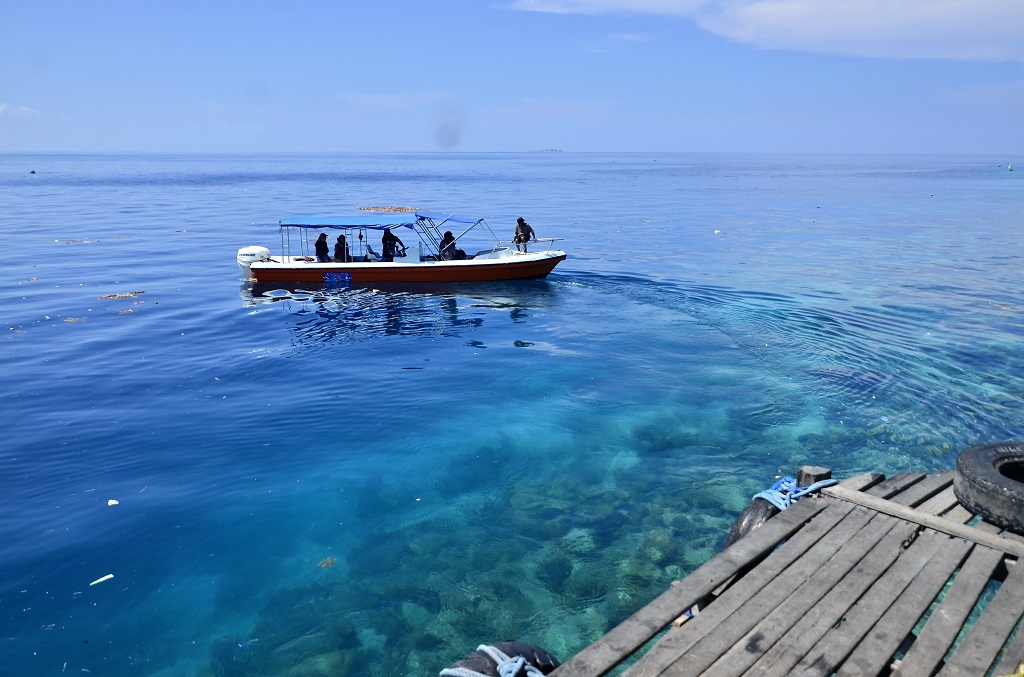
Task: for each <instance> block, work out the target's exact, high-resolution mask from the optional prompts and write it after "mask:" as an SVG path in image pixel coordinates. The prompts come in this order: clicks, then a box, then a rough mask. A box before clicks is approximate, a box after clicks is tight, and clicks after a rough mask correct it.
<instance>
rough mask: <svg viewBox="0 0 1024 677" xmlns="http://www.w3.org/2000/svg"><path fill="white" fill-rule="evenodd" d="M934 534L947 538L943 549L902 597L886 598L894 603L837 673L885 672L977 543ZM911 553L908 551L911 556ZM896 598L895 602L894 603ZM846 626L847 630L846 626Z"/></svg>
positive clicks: (889, 603) (890, 603) (862, 673)
mask: <svg viewBox="0 0 1024 677" xmlns="http://www.w3.org/2000/svg"><path fill="white" fill-rule="evenodd" d="M933 537H934V538H936V539H941V540H943V541H945V542H944V543H943V544H942V550H941V551H940V552H939V553H938V555H937V556H936V557H934V558H932V559H931V560H930V561H929V562H927V564H926V566H925V567H924V569H923V570H921V573H920V575H919V576H918V577H917V578H915V579H914V580H913V582H911V583H910V585H908V586H907V587H906V589H905V590H903V592H902V594H900V595H899V596H898V597H895V596H891V597H889V598H888V599H887V600H885V603H886V604H887V605H891V606H889V608H888V610H886V611H885V612H884V614H883V615H882V617H881V618H880V619H879V621H878V622H877V623H875V625H874V627H872V628H870V632H868V633H867V634H866V635H865V636H864V637H863V639H861V640H860V643H859V644H858V645H857V646H856V648H855V649H853V651H852V652H851V653H850V655H849V657H848V658H847V659H846V660H845V661H844V662H843V665H842V667H840V669H839V671H838V672H837V675H840V676H847V675H853V676H856V675H870V674H879V673H881V672H882V671H883V669H884V668H885V667H886V666H888V665H889V664H890V663H891V662H892V657H893V655H894V654H895V653H896V650H897V649H899V648H900V645H901V644H902V643H903V640H904V639H906V638H907V636H908V635H910V634H911V632H912V631H913V629H914V625H916V624H917V622H918V621H919V620H920V619H921V617H922V616H923V615H924V614H925V612H926V611H928V607H929V606H931V603H932V602H933V601H934V600H935V597H936V596H937V595H938V594H939V593H940V592H941V591H942V588H943V587H944V586H945V585H946V582H947V581H948V580H949V577H950V576H951V575H952V574H953V572H954V571H955V570H956V568H957V567H958V566H960V564H961V562H963V560H964V558H965V557H966V556H967V553H968V552H969V551H970V549H971V546H972V545H973V544H971V543H970V542H968V541H964V540H961V539H952V540H951V539H949V538H948V537H945V536H939V535H938V534H935V535H934V536H933ZM922 538H925V536H922ZM919 540H920V539H919ZM909 554H910V553H909V552H908V553H907V555H909ZM907 555H905V556H907ZM900 559H901V560H902V559H903V558H902V557H901V558H900ZM872 592H873V591H872ZM894 598H895V602H893V599H894ZM882 609H883V610H884V609H885V606H882ZM844 629H846V628H845V626H844ZM849 630H852V628H850V629H849Z"/></svg>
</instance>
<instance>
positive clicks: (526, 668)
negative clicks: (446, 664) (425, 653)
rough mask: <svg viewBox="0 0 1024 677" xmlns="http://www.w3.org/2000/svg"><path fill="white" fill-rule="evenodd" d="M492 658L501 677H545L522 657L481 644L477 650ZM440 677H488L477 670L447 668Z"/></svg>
mask: <svg viewBox="0 0 1024 677" xmlns="http://www.w3.org/2000/svg"><path fill="white" fill-rule="evenodd" d="M476 650H477V651H482V652H484V653H485V654H487V655H488V656H490V657H491V660H493V661H494V662H495V663H497V665H498V674H499V675H501V677H544V673H543V672H541V671H540V670H538V669H537V668H535V667H534V666H533V665H532V664H531V663H529V662H528V661H527V660H526V659H525V658H524V657H522V656H514V657H512V656H508V655H506V654H505V653H503V652H502V651H500V650H498V649H495V648H494V647H493V646H488V645H486V644H481V645H480V646H478V647H477V648H476ZM439 677H487V675H482V674H480V673H479V672H477V671H476V670H470V669H468V668H445V669H444V670H442V671H441V672H440V673H439Z"/></svg>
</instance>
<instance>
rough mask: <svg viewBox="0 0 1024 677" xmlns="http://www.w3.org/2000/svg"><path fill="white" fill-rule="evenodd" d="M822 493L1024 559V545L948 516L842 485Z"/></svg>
mask: <svg viewBox="0 0 1024 677" xmlns="http://www.w3.org/2000/svg"><path fill="white" fill-rule="evenodd" d="M821 491H822V493H824V494H825V495H827V496H832V497H833V498H839V499H842V500H844V501H850V502H852V503H856V504H857V505H862V506H864V507H867V508H871V509H873V510H877V511H879V512H882V513H885V514H887V515H892V516H893V517H899V518H900V519H904V520H907V521H909V522H915V523H917V524H920V525H922V526H925V527H928V528H930V529H935V530H936V531H941V532H942V533H944V534H949V535H950V536H957V537H959V538H964V539H967V540H969V541H973V542H975V543H979V544H981V545H984V546H986V547H989V548H994V549H996V550H1002V551H1003V552H1005V553H1008V554H1010V555H1016V556H1017V557H1024V543H1019V542H1016V541H1013V540H1011V539H1009V538H1004V537H1003V536H996V535H994V534H989V533H985V532H984V531H982V530H980V529H976V528H974V527H970V526H967V525H964V524H960V523H958V522H954V521H953V520H948V519H946V518H944V517H938V516H937V515H929V514H928V513H926V512H923V511H920V510H914V509H913V508H908V507H906V506H903V505H899V504H897V503H894V502H893V501H887V500H884V499H879V498H877V497H875V496H870V495H868V494H867V493H864V492H860V491H850V490H849V489H845V488H844V487H840V486H838V485H837V486H833V487H826V488H824V489H822V490H821Z"/></svg>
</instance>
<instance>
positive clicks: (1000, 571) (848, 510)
mask: <svg viewBox="0 0 1024 677" xmlns="http://www.w3.org/2000/svg"><path fill="white" fill-rule="evenodd" d="M952 482H953V472H952V471H950V472H944V473H938V474H934V475H925V474H923V473H905V474H900V475H896V476H893V477H890V478H885V477H884V476H883V475H879V474H869V475H860V476H857V477H854V478H851V479H849V480H846V481H844V482H842V483H840V484H838V485H836V486H833V487H829V488H826V489H823V490H822V492H821V493H820V494H816V495H813V496H808V497H805V498H803V499H801V500H800V501H798V502H797V503H796V504H794V505H793V506H791V507H790V508H788V509H786V510H784V511H783V512H781V513H780V514H778V515H776V516H775V517H773V518H771V519H770V520H768V521H767V522H766V523H765V524H764V525H762V526H761V527H758V528H757V529H754V530H753V531H752V532H751V533H750V534H748V535H747V536H745V537H744V538H742V539H740V540H739V541H737V542H736V543H734V544H733V545H732V546H730V547H729V548H727V549H725V550H724V551H722V552H721V553H719V554H718V555H717V556H716V557H714V558H713V559H711V560H710V561H708V562H707V563H706V564H704V565H703V566H701V567H700V568H699V569H697V570H696V571H694V572H693V573H692V574H690V575H689V576H687V577H686V578H685V579H683V580H682V581H676V582H674V583H673V584H672V586H671V587H670V588H669V589H668V590H667V591H666V592H664V593H662V594H661V595H660V596H659V597H657V598H656V599H655V600H654V601H652V602H651V603H650V604H648V605H647V606H645V607H643V608H642V609H640V610H639V611H637V612H636V613H635V614H633V615H632V616H630V617H629V618H628V619H626V620H625V621H623V622H622V623H621V624H620V625H618V626H617V627H615V628H613V629H612V630H611V631H609V632H608V633H607V634H606V635H604V636H603V637H601V638H600V639H599V640H597V641H596V642H594V643H593V644H591V645H590V646H589V647H587V648H586V649H584V650H583V651H581V652H580V653H579V654H577V655H576V656H574V657H572V658H571V659H569V660H568V661H566V662H565V663H564V664H563V665H562V666H561V667H559V668H557V669H556V670H555V671H554V672H552V673H551V675H553V677H576V676H586V677H596V676H597V675H604V674H607V673H608V672H610V671H611V670H613V669H614V668H616V666H618V665H620V664H623V663H624V662H627V661H629V660H632V661H633V662H632V663H631V664H629V667H628V668H626V669H625V670H624V671H623V672H622V673H621V674H622V675H623V677H655V676H659V675H664V676H669V675H671V676H677V675H744V674H745V675H759V676H760V675H832V674H837V675H888V674H892V675H900V676H902V677H911V676H927V675H933V674H939V675H942V676H943V677H945V676H947V675H986V674H991V675H998V676H1002V675H1014V674H1017V673H1018V672H1019V671H1020V670H1021V669H1022V668H1021V664H1022V663H1024V627H1021V630H1020V631H1019V632H1016V634H1014V630H1015V629H1016V628H1017V627H1018V626H1024V623H1022V621H1021V619H1022V617H1024V564H1018V562H1019V561H1020V560H1021V559H1022V558H1024V538H1022V537H1021V536H1018V535H1015V534H1012V533H1008V532H1001V530H1000V529H999V527H995V526H992V525H990V524H988V523H985V522H983V521H979V520H977V519H975V518H974V516H973V515H971V514H970V513H969V512H968V511H967V510H965V509H964V508H963V507H962V506H960V505H959V504H958V502H957V499H956V497H955V496H954V494H953V487H952ZM968 523H970V525H968ZM979 600H981V601H980V602H979ZM698 602H703V603H704V606H702V608H701V609H700V611H699V613H697V614H696V615H695V616H693V617H692V618H687V617H686V616H684V613H685V612H686V611H687V610H688V609H690V608H691V607H693V606H694V605H695V604H697V603H698ZM965 628H966V629H965ZM655 638H657V641H655V642H652V641H651V640H654V639H655ZM648 645H650V646H649V647H648ZM645 647H646V651H645V652H642V654H641V652H640V650H641V649H643V648H645ZM954 647H955V648H954ZM636 655H640V657H639V659H637V658H636Z"/></svg>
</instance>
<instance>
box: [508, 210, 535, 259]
mask: <svg viewBox="0 0 1024 677" xmlns="http://www.w3.org/2000/svg"><path fill="white" fill-rule="evenodd" d="M531 239H532V240H533V241H534V242H536V241H537V233H535V232H533V226H531V225H530V224H528V223H527V222H526V219H524V218H523V217H521V216H520V217H519V218H518V219H516V235H515V237H514V238H512V241H513V242H515V243H516V250H518V249H519V245H522V246H523V249H522V251H523V252H526V243H527V242H529V241H530V240H531Z"/></svg>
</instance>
